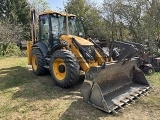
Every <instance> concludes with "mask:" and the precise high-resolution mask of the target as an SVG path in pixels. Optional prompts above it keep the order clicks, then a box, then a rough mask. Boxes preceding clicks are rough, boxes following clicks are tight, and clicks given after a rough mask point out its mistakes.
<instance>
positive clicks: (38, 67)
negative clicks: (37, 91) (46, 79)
mask: <svg viewBox="0 0 160 120" xmlns="http://www.w3.org/2000/svg"><path fill="white" fill-rule="evenodd" d="M44 60H45V59H44V56H43V54H42V52H41V50H40V49H37V48H33V49H32V69H33V73H34V74H35V75H44V74H46V68H44Z"/></svg>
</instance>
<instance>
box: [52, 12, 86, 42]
mask: <svg viewBox="0 0 160 120" xmlns="http://www.w3.org/2000/svg"><path fill="white" fill-rule="evenodd" d="M51 23H52V35H53V37H54V39H58V38H59V37H60V35H63V34H66V16H61V15H58V14H56V15H52V17H51ZM68 28H69V34H71V35H76V36H81V37H85V32H84V28H83V24H82V22H81V21H80V20H77V19H76V17H75V16H69V17H68Z"/></svg>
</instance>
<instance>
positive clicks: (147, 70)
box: [143, 66, 154, 75]
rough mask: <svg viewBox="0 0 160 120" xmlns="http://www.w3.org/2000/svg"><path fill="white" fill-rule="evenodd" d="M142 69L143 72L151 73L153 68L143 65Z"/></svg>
mask: <svg viewBox="0 0 160 120" xmlns="http://www.w3.org/2000/svg"><path fill="white" fill-rule="evenodd" d="M143 71H144V73H145V74H147V75H151V74H152V73H153V72H154V69H153V68H151V67H148V66H147V67H144V70H143Z"/></svg>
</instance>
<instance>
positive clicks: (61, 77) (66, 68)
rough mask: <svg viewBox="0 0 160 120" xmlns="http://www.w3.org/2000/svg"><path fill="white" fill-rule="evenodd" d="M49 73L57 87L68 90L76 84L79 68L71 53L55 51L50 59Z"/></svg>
mask: <svg viewBox="0 0 160 120" xmlns="http://www.w3.org/2000/svg"><path fill="white" fill-rule="evenodd" d="M58 60H59V61H60V62H58ZM61 68H62V69H61ZM50 72H51V75H52V77H53V80H54V81H55V83H56V85H57V86H59V87H62V88H70V87H73V86H74V85H76V83H78V80H79V75H80V66H79V63H78V61H77V58H76V57H75V56H74V55H73V54H72V52H71V51H69V50H57V51H55V52H54V53H53V55H52V57H51V62H50Z"/></svg>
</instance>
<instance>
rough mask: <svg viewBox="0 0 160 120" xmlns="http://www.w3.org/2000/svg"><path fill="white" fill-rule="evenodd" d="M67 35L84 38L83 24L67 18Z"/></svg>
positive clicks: (73, 18) (74, 18) (72, 18)
mask: <svg viewBox="0 0 160 120" xmlns="http://www.w3.org/2000/svg"><path fill="white" fill-rule="evenodd" d="M68 26H69V33H70V34H72V35H76V36H81V37H85V32H84V28H83V24H82V22H81V21H80V20H78V19H76V17H69V18H68Z"/></svg>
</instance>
